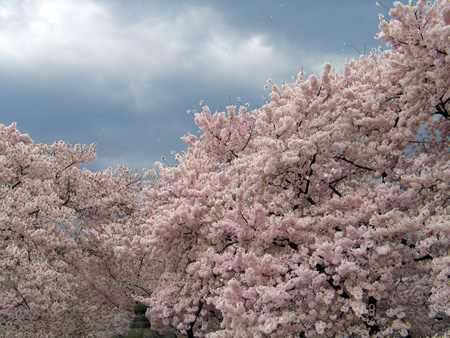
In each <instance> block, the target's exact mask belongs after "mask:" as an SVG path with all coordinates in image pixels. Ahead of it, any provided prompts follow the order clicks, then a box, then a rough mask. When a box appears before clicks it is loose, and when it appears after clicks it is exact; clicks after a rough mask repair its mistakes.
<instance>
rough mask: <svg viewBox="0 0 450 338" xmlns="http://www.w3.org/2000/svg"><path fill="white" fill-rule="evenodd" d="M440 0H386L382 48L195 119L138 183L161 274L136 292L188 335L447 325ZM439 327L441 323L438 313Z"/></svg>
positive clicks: (444, 41) (447, 180)
mask: <svg viewBox="0 0 450 338" xmlns="http://www.w3.org/2000/svg"><path fill="white" fill-rule="evenodd" d="M449 12H450V4H449V3H448V2H447V1H436V2H435V3H434V4H432V5H430V4H428V3H427V2H426V1H418V3H417V5H416V6H406V5H402V4H400V3H396V8H395V9H393V10H392V11H391V12H390V16H391V17H392V20H391V21H390V22H388V21H382V22H381V24H380V28H381V32H380V34H379V38H380V39H382V40H384V41H387V42H388V43H389V45H390V46H391V48H390V50H386V51H382V52H379V53H375V52H374V53H372V54H371V55H369V56H361V58H360V59H359V60H354V61H350V62H349V63H348V64H346V65H345V70H344V72H343V74H336V73H335V72H333V70H332V66H331V64H325V65H324V67H323V72H322V74H320V77H317V76H316V75H311V76H309V77H308V78H306V79H305V74H299V76H298V79H297V81H296V82H295V83H293V84H292V85H284V86H283V88H279V87H278V86H276V85H274V84H273V85H272V93H271V98H272V102H270V103H268V104H267V105H265V106H264V107H262V108H261V109H259V110H256V111H252V112H246V111H245V108H244V107H241V108H240V111H239V113H236V112H235V107H228V112H227V113H223V112H222V113H216V114H213V115H211V113H210V111H209V110H208V108H207V107H206V106H204V107H203V111H202V112H201V113H199V114H197V115H196V122H197V124H198V125H199V127H200V129H201V130H202V132H203V134H202V135H201V136H200V137H199V138H197V137H195V136H193V135H190V136H188V137H186V138H185V140H186V142H187V144H188V145H189V150H188V152H187V153H186V154H184V155H182V156H179V157H178V161H179V164H178V166H177V167H175V168H163V167H162V166H160V167H159V170H160V172H161V180H162V182H161V183H160V185H159V186H158V187H157V188H156V189H153V188H151V189H147V190H146V191H145V192H146V196H147V197H148V198H149V200H150V202H148V209H149V212H150V210H151V213H152V214H151V217H150V219H149V221H148V222H149V224H151V225H152V232H150V233H145V234H142V235H141V236H142V237H143V238H145V239H146V241H147V242H148V243H149V245H150V246H151V247H152V255H153V256H154V257H159V259H160V260H161V261H163V262H164V263H163V264H162V266H163V269H162V272H161V274H160V276H161V277H160V280H159V287H157V288H156V289H155V290H154V292H153V294H152V296H151V297H147V298H145V299H143V300H144V301H146V302H147V304H148V305H149V306H151V307H152V309H151V312H150V316H151V318H152V319H153V321H154V322H155V324H159V325H164V326H166V327H172V328H175V329H177V330H178V331H180V332H186V334H187V336H188V337H193V336H194V334H195V335H197V336H203V335H207V336H208V337H290V336H298V335H299V334H301V335H304V336H310V337H314V336H323V335H327V336H333V335H335V334H337V335H339V334H342V335H345V334H346V335H350V334H356V335H367V334H368V335H372V336H392V335H393V334H394V332H396V333H400V334H402V335H405V336H406V335H408V334H411V335H413V336H419V335H420V336H425V335H430V334H434V333H436V332H438V331H439V330H441V329H442V327H439V323H440V321H438V320H437V319H436V318H440V319H444V321H445V320H448V317H447V316H449V315H450V307H449V299H450V298H449V297H450V288H449V280H448V278H449V271H450V270H449V268H450V266H449V262H450V260H449V245H450V242H449V240H450V239H449V235H450V227H449V224H450V222H449V221H450V219H449V197H450V190H449V188H450V186H449V184H450V161H449V160H450V157H449V141H450V139H449V136H450V135H449V131H450V121H449V120H450V116H449V111H448V108H449V102H450V92H449V86H450V76H449V75H450V56H449V47H450V26H449V25H448V15H449V14H448V13H449ZM441 322H442V321H441Z"/></svg>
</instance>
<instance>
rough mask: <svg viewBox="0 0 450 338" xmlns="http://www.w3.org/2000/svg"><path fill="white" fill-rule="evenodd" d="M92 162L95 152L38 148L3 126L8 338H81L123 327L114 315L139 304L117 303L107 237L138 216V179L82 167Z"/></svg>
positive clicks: (123, 171)
mask: <svg viewBox="0 0 450 338" xmlns="http://www.w3.org/2000/svg"><path fill="white" fill-rule="evenodd" d="M94 158H95V145H92V146H90V147H86V146H79V145H77V146H75V147H71V146H70V144H67V143H65V142H55V143H54V144H53V145H43V144H35V143H32V141H31V139H30V138H29V136H28V135H23V134H20V133H19V132H18V131H17V129H16V125H15V124H13V125H11V126H9V127H5V126H3V125H0V295H1V297H0V336H1V337H3V335H5V336H8V337H13V336H18V333H19V332H20V336H21V337H61V336H64V337H69V336H73V337H81V336H83V335H85V334H87V333H89V332H92V331H94V330H98V328H99V327H102V325H103V324H104V322H105V318H104V317H105V316H106V317H110V318H109V320H107V321H108V322H109V324H108V325H109V326H111V329H114V328H115V327H123V325H124V323H126V322H124V320H125V318H124V320H120V319H118V318H116V317H115V316H117V315H119V314H121V313H122V311H123V306H122V305H124V304H127V305H130V304H131V305H132V304H133V300H132V296H131V293H129V294H128V297H126V298H124V297H122V298H120V297H117V293H116V292H115V289H116V287H115V285H114V283H111V282H112V281H114V279H115V278H117V279H120V275H121V274H122V273H123V272H122V271H124V270H120V269H118V270H120V271H121V272H117V271H118V270H116V269H117V267H116V266H115V265H113V263H112V262H113V260H112V257H113V255H112V254H113V250H112V248H110V247H109V246H110V245H111V244H112V243H111V242H109V243H105V242H104V240H103V239H104V238H105V236H104V232H105V229H107V231H108V233H109V232H110V231H111V228H113V226H114V223H117V222H119V223H121V227H122V226H123V225H125V224H127V223H126V222H127V221H128V220H129V219H131V217H132V216H133V213H134V212H135V211H136V210H137V209H138V206H139V204H140V203H141V202H140V201H139V200H138V198H137V197H138V196H137V195H136V193H135V192H134V190H137V189H140V187H139V177H138V176H137V175H135V174H131V173H129V172H128V169H127V168H125V167H123V166H121V167H119V168H118V169H117V170H116V171H115V172H113V171H112V170H110V169H109V170H104V171H101V172H97V173H93V172H91V171H89V170H86V169H84V170H82V169H80V168H79V167H80V165H82V164H83V163H87V162H88V161H90V160H92V159H94ZM124 272H125V271H124ZM102 275H104V276H108V277H107V279H108V283H107V284H103V283H102V279H105V278H106V277H102ZM127 277H129V276H127ZM101 307H102V308H103V310H102V311H101V312H102V315H101V316H99V314H98V312H99V308H101ZM102 317H103V318H102Z"/></svg>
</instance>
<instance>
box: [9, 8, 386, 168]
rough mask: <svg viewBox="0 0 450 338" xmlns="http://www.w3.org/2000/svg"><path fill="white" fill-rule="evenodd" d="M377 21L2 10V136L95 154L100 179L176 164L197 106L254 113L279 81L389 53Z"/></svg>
mask: <svg viewBox="0 0 450 338" xmlns="http://www.w3.org/2000/svg"><path fill="white" fill-rule="evenodd" d="M383 4H384V5H386V6H387V7H391V6H392V1H391V0H387V1H384V2H383ZM379 13H383V14H384V15H385V16H387V13H388V10H387V9H386V8H384V7H383V6H377V5H376V1H374V0H314V1H312V0H203V1H200V0H184V1H183V0H165V1H164V0H1V1H0V124H4V125H9V124H11V123H12V122H14V121H16V122H17V124H18V129H19V130H20V131H21V132H22V133H28V134H29V135H30V136H31V138H32V139H33V140H34V141H35V142H38V143H41V142H42V143H48V144H51V143H53V142H54V141H55V140H65V141H67V142H70V143H72V144H75V143H83V144H90V143H93V142H96V143H97V147H98V153H97V155H98V159H97V160H96V161H95V162H93V163H92V164H91V165H90V166H89V168H90V169H92V170H99V169H105V168H107V167H113V168H114V167H116V165H117V164H118V163H123V164H126V165H128V166H130V167H131V168H133V169H138V170H141V169H142V168H149V167H152V166H153V163H154V162H155V161H157V160H160V159H161V156H165V157H166V158H167V160H168V162H171V163H173V164H175V161H174V160H173V155H171V152H172V151H176V152H181V151H183V150H185V149H186V146H185V145H184V143H183V142H182V141H181V140H180V137H181V136H183V135H186V134H188V133H196V132H197V131H198V128H197V127H196V125H195V123H194V118H193V116H192V115H189V114H187V113H186V111H187V110H195V109H197V110H198V109H199V108H200V107H199V101H201V100H202V101H204V103H205V104H206V105H208V106H209V107H210V108H211V110H212V111H215V110H220V109H221V108H222V109H223V108H224V107H225V106H227V105H229V104H230V98H231V102H232V104H238V99H237V98H238V97H240V98H241V102H242V103H249V104H250V108H256V107H258V106H261V105H263V104H264V99H263V95H265V94H267V91H264V89H263V87H264V85H265V84H266V80H267V79H269V78H270V79H272V80H273V82H275V83H279V84H282V83H283V82H286V83H289V82H292V81H293V80H292V76H296V75H297V73H298V72H299V71H301V70H302V69H303V70H304V71H306V72H307V73H312V72H315V73H318V72H320V70H321V66H322V64H323V63H324V62H327V61H331V62H332V63H333V64H334V66H335V68H336V70H338V71H339V70H341V69H342V65H343V63H344V62H345V61H346V60H348V59H351V58H357V57H358V56H359V52H358V51H357V50H359V51H360V52H361V53H364V50H367V51H370V49H371V48H374V47H377V46H380V45H381V46H385V45H383V44H382V43H381V42H380V41H377V40H375V39H374V36H375V34H376V33H377V32H378V24H379V18H378V14H379ZM352 45H353V46H354V47H352Z"/></svg>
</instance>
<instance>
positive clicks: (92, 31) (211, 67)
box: [0, 0, 293, 110]
mask: <svg viewBox="0 0 450 338" xmlns="http://www.w3.org/2000/svg"><path fill="white" fill-rule="evenodd" d="M125 5H126V4H125ZM0 6H1V7H0V23H1V25H2V26H3V27H4V29H3V34H2V35H1V36H0V63H2V64H3V65H6V66H7V67H6V68H7V69H8V72H9V73H10V74H11V73H13V74H12V75H14V76H18V77H28V78H31V79H32V78H34V79H35V80H38V79H39V80H41V81H47V82H48V81H54V82H59V81H70V78H71V77H72V76H76V77H79V78H81V79H83V81H85V87H86V88H90V89H91V90H95V91H100V92H103V94H105V93H107V95H109V96H110V97H112V98H116V99H126V98H132V99H133V100H134V101H135V104H136V106H137V107H138V108H139V109H140V110H144V109H146V108H147V109H148V107H149V106H151V105H153V104H156V103H155V102H158V101H161V100H164V96H166V99H168V96H170V93H165V94H164V93H162V92H160V91H159V88H158V82H159V81H160V80H161V79H166V78H168V77H170V78H177V76H179V74H194V75H197V76H199V77H202V78H204V80H205V81H217V80H219V81H222V82H234V81H237V82H240V83H242V82H244V81H247V82H248V83H249V85H251V84H255V83H257V84H259V85H262V84H263V83H264V81H265V80H266V78H267V75H266V74H267V71H268V70H269V69H270V71H271V72H272V73H274V72H275V73H278V72H280V73H282V72H286V71H287V69H289V68H292V66H293V64H292V62H290V61H289V59H288V58H287V57H285V56H283V55H282V51H280V50H277V49H276V48H275V47H274V45H273V44H271V43H269V42H268V41H267V40H266V39H265V37H264V36H263V35H252V34H251V33H246V32H245V31H239V30H238V29H237V28H235V27H232V26H230V25H228V24H227V22H225V21H224V20H223V18H222V17H221V15H220V13H217V12H214V11H213V10H212V9H210V8H209V7H190V8H188V9H187V10H186V9H185V8H184V9H183V8H181V9H179V10H178V11H177V12H175V13H173V12H170V13H169V12H167V13H165V12H162V11H161V9H158V10H154V11H153V12H149V13H148V14H146V16H145V17H139V18H138V20H137V21H135V22H134V21H131V20H129V21H125V20H123V19H121V18H119V17H117V15H118V13H119V12H117V11H116V12H114V11H113V10H112V8H110V7H107V4H102V5H100V3H99V2H93V1H89V0H77V1H71V0H34V1H32V0H29V1H25V0H24V1H6V2H4V3H3V4H2V5H0ZM172 10H177V9H175V8H174V9H172Z"/></svg>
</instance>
